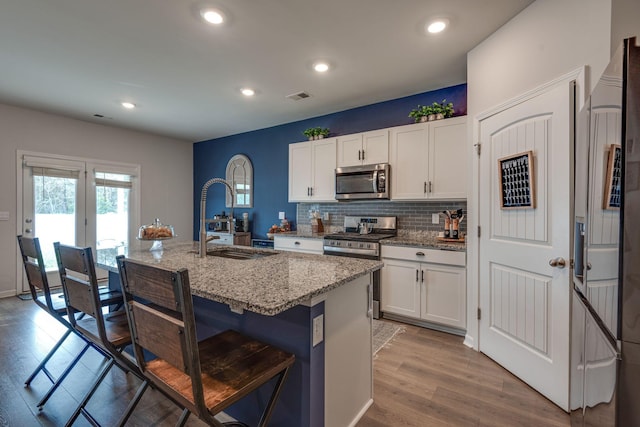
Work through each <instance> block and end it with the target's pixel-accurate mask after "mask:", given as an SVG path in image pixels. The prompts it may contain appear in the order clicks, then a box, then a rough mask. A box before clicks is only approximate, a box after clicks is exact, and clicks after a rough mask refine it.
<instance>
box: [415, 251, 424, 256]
mask: <svg viewBox="0 0 640 427" xmlns="http://www.w3.org/2000/svg"><path fill="white" fill-rule="evenodd" d="M416 256H424V252H416Z"/></svg>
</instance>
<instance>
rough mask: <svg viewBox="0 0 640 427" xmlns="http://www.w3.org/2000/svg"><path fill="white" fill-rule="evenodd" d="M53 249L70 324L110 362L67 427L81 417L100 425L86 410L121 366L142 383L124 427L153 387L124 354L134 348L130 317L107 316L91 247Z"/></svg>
mask: <svg viewBox="0 0 640 427" xmlns="http://www.w3.org/2000/svg"><path fill="white" fill-rule="evenodd" d="M53 246H54V249H55V254H56V259H57V262H58V270H59V272H60V281H61V282H62V286H63V289H64V295H65V301H66V306H67V313H68V317H69V322H70V324H71V325H72V327H73V328H74V330H75V331H76V332H77V333H79V334H81V335H82V336H83V337H84V338H85V339H86V340H87V341H89V342H91V343H92V344H93V345H94V346H95V347H96V349H97V350H98V351H100V352H101V353H102V354H103V355H104V356H105V357H107V358H108V363H107V364H106V365H105V366H104V367H103V368H102V370H101V371H100V373H99V374H98V376H97V378H96V379H95V381H94V383H93V385H92V386H91V388H90V389H89V391H88V392H87V394H86V395H85V396H84V398H83V399H82V401H81V402H80V404H79V405H78V407H77V408H76V410H75V411H74V413H73V415H72V416H71V418H69V421H67V424H66V425H67V426H70V425H72V424H73V423H74V422H75V421H76V419H77V418H78V417H79V416H80V415H83V416H84V417H85V418H86V419H87V420H88V421H89V422H90V423H91V424H93V425H94V426H95V425H100V424H99V423H98V421H97V420H96V419H95V417H94V416H93V415H92V414H91V413H90V412H89V411H88V410H87V408H86V407H87V404H88V402H89V401H90V400H91V398H92V397H93V395H94V393H95V392H96V391H97V390H98V387H99V386H100V384H101V383H102V381H103V380H104V378H105V377H106V376H107V374H108V373H109V372H110V370H111V368H113V366H117V367H119V368H120V369H122V370H123V372H125V373H127V372H131V373H133V374H134V375H136V376H137V377H138V378H140V380H141V381H142V383H141V384H140V386H139V387H138V389H137V391H136V393H135V395H134V397H133V399H132V400H131V401H130V402H129V404H128V406H127V408H126V409H125V410H124V412H123V413H122V414H121V416H120V418H119V420H118V422H117V423H116V424H115V425H118V426H122V425H124V424H125V423H126V422H127V420H128V418H129V417H130V415H131V413H132V412H133V410H134V409H135V407H136V405H137V403H138V401H139V400H140V398H141V397H142V395H143V393H144V391H145V390H146V388H147V386H148V385H149V382H148V381H147V380H146V379H145V378H144V377H143V376H142V374H141V373H140V371H139V369H138V367H137V365H136V364H135V360H134V359H133V358H132V357H131V356H129V355H128V354H127V353H123V350H124V348H125V347H126V346H128V345H130V344H131V333H130V332H129V324H128V322H127V316H126V314H125V312H124V311H123V310H120V311H115V312H111V311H108V312H106V313H105V311H106V309H105V307H104V306H103V305H102V304H101V302H100V290H99V287H98V280H97V276H96V270H95V263H94V260H93V252H92V250H91V248H90V247H87V248H80V247H75V246H67V245H62V244H60V243H59V242H56V243H54V244H53Z"/></svg>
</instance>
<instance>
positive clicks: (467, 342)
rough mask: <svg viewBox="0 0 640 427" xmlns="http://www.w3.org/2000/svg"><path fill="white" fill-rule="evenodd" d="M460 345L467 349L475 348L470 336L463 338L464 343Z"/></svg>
mask: <svg viewBox="0 0 640 427" xmlns="http://www.w3.org/2000/svg"><path fill="white" fill-rule="evenodd" d="M462 344H464V345H466V346H467V347H469V348H475V347H474V346H473V345H474V339H473V337H472V336H470V335H469V334H467V335H465V336H464V341H463V342H462Z"/></svg>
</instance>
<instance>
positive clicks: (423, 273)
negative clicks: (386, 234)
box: [380, 245, 466, 330]
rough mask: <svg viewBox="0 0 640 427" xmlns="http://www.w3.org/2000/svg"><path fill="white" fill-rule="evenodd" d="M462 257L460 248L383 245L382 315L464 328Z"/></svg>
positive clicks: (464, 301) (464, 286) (463, 262)
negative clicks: (458, 249) (446, 249)
mask: <svg viewBox="0 0 640 427" xmlns="http://www.w3.org/2000/svg"><path fill="white" fill-rule="evenodd" d="M465 258H466V256H465V253H464V252H451V251H440V250H434V249H423V248H415V247H400V246H386V245H383V246H382V260H383V262H384V267H383V268H382V273H381V301H380V303H381V310H382V311H383V312H384V313H385V316H386V317H390V318H392V317H393V315H399V316H402V317H403V318H407V319H416V320H418V321H425V322H429V324H428V325H430V324H437V325H443V326H445V327H447V328H454V329H457V330H464V329H466V269H465ZM399 320H404V319H402V318H401V319H399Z"/></svg>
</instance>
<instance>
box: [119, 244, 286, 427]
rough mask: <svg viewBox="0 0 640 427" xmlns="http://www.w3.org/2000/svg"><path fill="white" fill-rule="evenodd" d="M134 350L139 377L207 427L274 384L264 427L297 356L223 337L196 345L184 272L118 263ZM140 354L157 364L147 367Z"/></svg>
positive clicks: (235, 335)
mask: <svg viewBox="0 0 640 427" xmlns="http://www.w3.org/2000/svg"><path fill="white" fill-rule="evenodd" d="M117 260H118V270H119V272H120V279H121V283H122V289H123V294H124V295H125V310H126V312H127V316H128V318H129V324H130V326H131V333H132V335H133V338H134V340H133V349H134V355H135V357H136V360H137V363H138V366H140V369H141V370H142V373H143V375H144V376H145V377H146V378H148V379H149V380H150V381H151V382H152V383H153V384H154V385H155V386H156V387H157V388H158V389H159V390H161V391H163V392H164V393H165V394H166V395H167V396H169V398H170V399H171V400H173V401H174V402H175V403H176V404H177V405H178V406H180V407H181V408H183V412H182V415H181V417H180V419H179V420H178V423H177V424H176V425H178V426H182V425H184V423H185V422H186V420H187V418H188V417H189V414H190V413H192V412H193V413H194V414H196V415H197V416H198V417H199V418H200V419H202V420H203V421H205V422H206V423H208V424H209V425H212V426H216V427H220V426H223V425H237V426H240V425H245V424H242V423H237V422H235V423H231V424H223V423H221V422H219V421H218V420H216V419H215V418H214V416H215V415H216V414H218V413H220V412H222V411H223V410H224V409H225V408H227V407H229V406H231V405H232V404H233V403H235V402H237V401H238V400H240V399H242V398H243V397H245V396H247V395H248V394H249V393H251V392H253V391H254V390H256V389H258V388H259V387H261V386H262V385H264V384H265V383H267V382H269V381H270V380H271V379H273V378H276V377H277V381H276V385H275V387H274V389H273V392H272V394H271V397H270V399H269V402H268V403H267V404H266V407H265V408H264V411H263V413H262V417H261V419H260V423H259V426H266V425H267V423H268V422H269V418H270V417H271V413H272V411H273V408H274V406H275V403H276V400H277V398H278V396H279V394H280V390H281V388H282V385H283V383H284V380H285V378H286V376H287V373H288V371H289V368H290V367H291V365H292V364H293V362H294V361H295V356H294V355H293V354H290V353H286V352H284V351H282V350H280V349H278V348H276V347H273V346H271V345H269V344H265V343H262V342H259V341H256V340H254V339H252V338H249V337H247V336H244V335H242V334H240V333H238V332H236V331H232V330H228V331H225V332H222V333H220V334H217V335H214V336H212V337H210V338H207V339H205V340H203V341H200V342H198V341H197V338H196V327H195V317H194V312H193V301H192V297H191V289H190V287H189V275H188V272H187V270H186V269H182V270H178V271H170V270H166V269H162V268H158V267H154V266H151V265H147V264H143V263H139V262H137V261H133V260H130V259H125V258H124V257H123V256H119V257H118V258H117ZM144 350H147V351H148V352H150V353H153V355H155V356H157V358H155V359H152V360H146V359H145V355H144Z"/></svg>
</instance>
